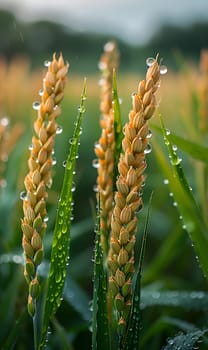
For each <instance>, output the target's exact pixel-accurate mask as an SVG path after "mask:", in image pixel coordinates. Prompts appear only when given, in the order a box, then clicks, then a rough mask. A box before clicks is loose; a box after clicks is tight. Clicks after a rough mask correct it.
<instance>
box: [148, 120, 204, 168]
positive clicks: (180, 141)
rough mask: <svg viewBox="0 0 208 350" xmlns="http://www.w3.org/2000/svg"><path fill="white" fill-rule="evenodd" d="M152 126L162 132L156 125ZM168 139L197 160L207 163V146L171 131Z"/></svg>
mask: <svg viewBox="0 0 208 350" xmlns="http://www.w3.org/2000/svg"><path fill="white" fill-rule="evenodd" d="M154 128H155V129H156V130H158V131H160V132H162V130H161V129H160V128H159V127H158V126H156V125H154ZM169 139H170V140H171V142H172V143H173V144H174V145H176V146H177V147H179V148H180V149H181V150H182V151H184V152H186V153H187V154H189V155H190V156H191V157H192V158H194V159H197V160H201V161H203V162H205V163H208V152H207V147H205V146H203V145H201V144H199V143H196V142H192V141H190V140H187V139H185V138H183V137H181V136H179V135H176V134H174V133H172V132H171V133H170V135H169Z"/></svg>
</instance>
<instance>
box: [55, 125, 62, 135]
mask: <svg viewBox="0 0 208 350" xmlns="http://www.w3.org/2000/svg"><path fill="white" fill-rule="evenodd" d="M62 132H63V127H62V126H61V125H58V126H57V129H56V134H57V135H60V134H61V133H62Z"/></svg>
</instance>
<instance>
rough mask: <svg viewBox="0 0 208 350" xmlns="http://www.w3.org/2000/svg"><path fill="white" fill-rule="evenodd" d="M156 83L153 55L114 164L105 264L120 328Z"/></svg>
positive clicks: (128, 300) (127, 305)
mask: <svg viewBox="0 0 208 350" xmlns="http://www.w3.org/2000/svg"><path fill="white" fill-rule="evenodd" d="M149 65H150V63H149ZM159 83H160V66H159V64H158V62H157V58H156V59H154V60H153V59H152V61H151V65H150V67H149V68H148V70H147V73H146V79H145V80H142V81H141V82H140V83H139V86H138V92H136V93H134V94H133V95H132V110H131V111H130V113H129V121H128V122H127V123H126V125H125V127H124V139H123V142H122V147H123V153H122V154H121V156H120V160H119V164H118V170H119V177H118V179H117V182H116V187H117V191H116V193H115V207H114V209H113V214H112V220H111V239H110V251H109V256H108V266H109V271H110V277H109V290H110V292H111V294H112V297H113V298H114V300H115V307H116V310H117V312H118V325H119V327H120V328H121V329H123V328H124V327H125V325H126V323H127V319H128V314H129V311H130V308H131V304H132V277H133V273H134V246H135V241H136V237H135V233H136V229H137V212H138V211H139V210H140V208H141V207H142V198H141V191H142V186H143V184H144V175H143V173H144V170H145V169H146V161H145V154H146V153H149V152H150V146H149V136H150V134H149V123H148V120H149V119H150V118H151V117H152V115H153V113H154V111H155V108H156V106H157V102H156V98H155V93H156V90H157V89H158V86H159Z"/></svg>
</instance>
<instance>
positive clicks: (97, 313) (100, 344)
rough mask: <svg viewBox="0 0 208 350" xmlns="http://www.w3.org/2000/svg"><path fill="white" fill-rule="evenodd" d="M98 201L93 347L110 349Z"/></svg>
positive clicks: (103, 349)
mask: <svg viewBox="0 0 208 350" xmlns="http://www.w3.org/2000/svg"><path fill="white" fill-rule="evenodd" d="M99 209H100V208H99V203H98V214H97V231H96V238H95V256H94V285H93V322H92V349H93V350H106V349H110V339H109V328H108V314H107V276H106V273H105V271H104V267H103V252H102V247H101V243H100V214H99V213H100V210H99Z"/></svg>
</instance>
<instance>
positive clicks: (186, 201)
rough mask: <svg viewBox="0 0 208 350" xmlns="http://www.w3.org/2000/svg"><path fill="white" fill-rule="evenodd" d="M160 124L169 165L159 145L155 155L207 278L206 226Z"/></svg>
mask: <svg viewBox="0 0 208 350" xmlns="http://www.w3.org/2000/svg"><path fill="white" fill-rule="evenodd" d="M161 124H162V131H163V138H164V141H165V144H166V146H167V149H168V153H169V158H170V165H169V163H168V162H167V161H166V159H165V157H164V156H163V153H162V151H161V149H160V147H159V145H157V147H156V155H157V158H158V161H159V164H160V167H161V170H162V171H163V173H164V174H165V177H166V178H167V180H168V183H169V187H170V189H171V192H173V195H174V199H175V205H176V206H177V208H178V210H179V212H180V214H181V216H182V218H183V224H184V228H185V229H186V230H187V232H188V233H189V236H190V238H191V241H192V243H193V246H194V249H195V251H196V254H197V259H198V260H199V264H200V266H201V268H202V271H203V273H204V275H205V276H206V278H207V279H208V259H207V251H208V235H207V227H206V224H205V222H204V219H203V216H202V214H201V212H200V210H199V208H198V205H197V203H196V201H195V198H194V196H193V193H192V190H191V188H190V186H189V184H188V181H187V179H186V176H185V174H184V171H183V168H182V164H181V159H180V158H179V157H178V155H177V153H176V151H175V150H174V148H173V145H172V142H171V139H170V137H169V136H170V135H169V132H168V133H167V131H166V129H165V127H164V123H163V122H162V119H161Z"/></svg>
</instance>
